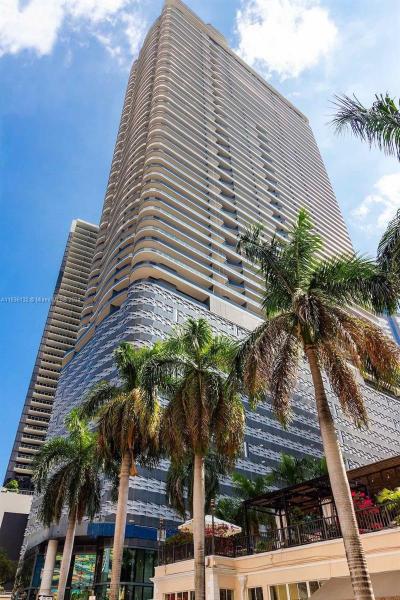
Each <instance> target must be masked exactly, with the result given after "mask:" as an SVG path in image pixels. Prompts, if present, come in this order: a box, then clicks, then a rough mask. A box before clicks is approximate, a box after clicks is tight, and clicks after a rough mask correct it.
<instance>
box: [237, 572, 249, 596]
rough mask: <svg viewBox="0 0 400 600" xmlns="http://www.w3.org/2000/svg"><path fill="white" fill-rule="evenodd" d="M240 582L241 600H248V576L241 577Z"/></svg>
mask: <svg viewBox="0 0 400 600" xmlns="http://www.w3.org/2000/svg"><path fill="white" fill-rule="evenodd" d="M238 580H239V585H240V600H247V594H246V587H247V575H239V577H238Z"/></svg>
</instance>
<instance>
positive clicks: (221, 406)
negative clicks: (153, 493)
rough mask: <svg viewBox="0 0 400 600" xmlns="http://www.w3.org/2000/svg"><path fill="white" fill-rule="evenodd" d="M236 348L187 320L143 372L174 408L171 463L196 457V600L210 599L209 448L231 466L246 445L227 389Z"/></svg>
mask: <svg viewBox="0 0 400 600" xmlns="http://www.w3.org/2000/svg"><path fill="white" fill-rule="evenodd" d="M232 352H233V344H232V342H231V341H230V340H228V339H227V338H224V337H216V336H213V333H212V329H211V327H210V325H209V323H208V322H207V321H206V320H205V319H198V320H194V319H188V321H187V322H186V323H185V324H184V325H183V326H181V327H179V328H178V329H177V330H176V331H175V332H174V333H173V334H172V335H171V336H170V337H169V339H167V340H166V341H165V342H164V343H163V345H162V349H161V351H160V354H159V355H158V356H155V357H154V358H153V359H151V360H150V361H149V362H148V363H147V365H146V366H145V368H144V374H143V380H144V385H145V387H146V389H148V390H149V391H154V390H155V389H158V390H159V393H160V394H163V395H165V396H166V397H167V398H168V400H169V404H168V406H167V408H166V409H165V413H164V417H163V425H162V429H161V437H162V440H163V442H164V444H165V447H166V449H167V451H168V454H169V456H170V457H171V459H172V461H173V462H175V463H179V462H180V461H181V460H182V457H184V456H187V455H193V456H194V469H193V538H194V570H195V594H196V600H204V597H205V569H204V505H205V497H204V496H205V489H204V477H205V476H204V463H205V457H206V456H207V453H208V452H209V451H210V448H214V449H215V451H216V452H217V453H219V454H220V455H222V456H224V457H225V459H226V461H227V462H230V463H231V464H232V465H233V463H234V460H235V458H236V457H237V455H238V453H239V451H240V449H241V447H242V439H243V429H244V410H243V406H242V402H241V400H240V398H239V396H238V395H237V394H236V392H235V390H234V388H233V387H230V388H229V389H228V388H227V387H226V373H227V372H228V370H229V369H230V366H231V359H232V355H233V354H232Z"/></svg>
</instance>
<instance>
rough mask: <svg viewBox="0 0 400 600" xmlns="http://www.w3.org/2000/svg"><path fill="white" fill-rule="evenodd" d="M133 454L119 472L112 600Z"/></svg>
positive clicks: (115, 593)
mask: <svg viewBox="0 0 400 600" xmlns="http://www.w3.org/2000/svg"><path fill="white" fill-rule="evenodd" d="M130 468H131V455H130V453H129V452H126V453H125V454H124V456H123V458H122V462H121V469H120V472H119V487H118V503H117V514H116V516H115V531H114V545H113V555H112V568H111V583H110V600H117V598H118V596H119V594H118V591H119V583H120V577H121V564H122V554H123V551H124V541H125V526H126V513H127V502H128V493H129V471H130Z"/></svg>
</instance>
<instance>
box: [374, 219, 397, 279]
mask: <svg viewBox="0 0 400 600" xmlns="http://www.w3.org/2000/svg"><path fill="white" fill-rule="evenodd" d="M377 260H378V262H379V264H380V265H381V267H382V269H384V270H386V271H392V272H393V273H395V274H396V275H397V276H400V209H399V210H398V211H397V212H396V214H395V216H394V217H393V219H392V220H391V221H390V222H389V224H388V226H387V228H386V231H385V232H384V234H383V235H382V238H381V240H380V242H379V245H378V256H377Z"/></svg>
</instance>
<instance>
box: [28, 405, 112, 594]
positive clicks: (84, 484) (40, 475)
mask: <svg viewBox="0 0 400 600" xmlns="http://www.w3.org/2000/svg"><path fill="white" fill-rule="evenodd" d="M66 427H67V432H68V434H67V435H66V436H65V437H54V438H52V439H50V440H49V441H48V442H46V443H45V444H44V445H43V446H42V447H41V449H40V451H39V453H38V454H37V455H36V457H35V460H34V464H33V479H34V482H35V485H36V490H37V492H39V493H40V494H42V496H41V499H40V505H39V513H38V515H39V519H40V520H41V522H42V523H43V524H44V525H45V526H47V527H49V526H50V525H51V524H52V523H58V522H59V521H60V519H61V515H62V511H63V508H64V507H66V509H67V512H68V526H67V532H66V535H65V541H64V550H63V555H62V560H61V567H60V578H59V582H58V592H57V598H58V600H63V598H64V595H65V587H66V584H67V578H68V572H69V569H70V565H71V556H72V549H73V546H74V538H75V529H76V525H77V523H79V522H80V521H81V520H82V518H83V516H84V515H87V516H88V517H89V518H91V519H92V518H93V517H94V516H95V515H96V514H97V513H98V512H99V510H100V495H101V480H100V473H101V470H102V460H101V458H100V456H99V452H98V445H97V436H96V435H95V434H93V433H91V432H90V431H89V429H88V426H87V423H86V422H85V421H84V420H82V419H81V418H80V417H79V415H78V412H77V411H76V410H73V411H72V412H71V414H70V415H69V416H68V417H67V419H66Z"/></svg>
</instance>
